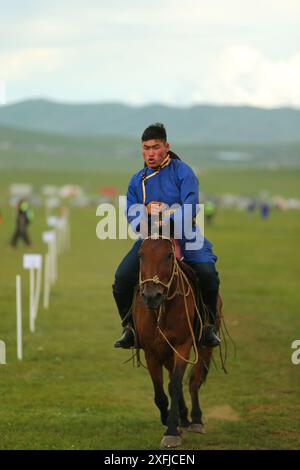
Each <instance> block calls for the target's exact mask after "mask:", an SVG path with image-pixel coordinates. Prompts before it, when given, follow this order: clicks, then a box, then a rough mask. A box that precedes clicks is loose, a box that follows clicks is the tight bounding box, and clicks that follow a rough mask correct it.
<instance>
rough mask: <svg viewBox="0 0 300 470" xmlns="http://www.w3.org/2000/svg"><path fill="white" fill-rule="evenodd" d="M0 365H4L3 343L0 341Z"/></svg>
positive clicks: (4, 351) (4, 352)
mask: <svg viewBox="0 0 300 470" xmlns="http://www.w3.org/2000/svg"><path fill="white" fill-rule="evenodd" d="M0 364H3V365H4V364H6V349H5V343H4V341H0Z"/></svg>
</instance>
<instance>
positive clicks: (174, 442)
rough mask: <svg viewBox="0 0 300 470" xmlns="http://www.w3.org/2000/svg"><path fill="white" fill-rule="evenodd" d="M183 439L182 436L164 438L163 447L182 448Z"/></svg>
mask: <svg viewBox="0 0 300 470" xmlns="http://www.w3.org/2000/svg"><path fill="white" fill-rule="evenodd" d="M181 444H182V439H181V437H180V436H164V437H163V438H162V440H161V443H160V445H161V447H167V448H171V447H178V446H181Z"/></svg>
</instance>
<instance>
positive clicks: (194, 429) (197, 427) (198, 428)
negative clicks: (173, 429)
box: [187, 423, 206, 434]
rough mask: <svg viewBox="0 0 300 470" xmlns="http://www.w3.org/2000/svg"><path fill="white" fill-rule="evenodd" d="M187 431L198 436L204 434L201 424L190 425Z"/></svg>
mask: <svg viewBox="0 0 300 470" xmlns="http://www.w3.org/2000/svg"><path fill="white" fill-rule="evenodd" d="M187 430H188V432H197V433H198V434H206V431H205V428H204V426H203V424H200V423H199V424H198V423H194V424H191V425H190V427H189V428H188V429H187Z"/></svg>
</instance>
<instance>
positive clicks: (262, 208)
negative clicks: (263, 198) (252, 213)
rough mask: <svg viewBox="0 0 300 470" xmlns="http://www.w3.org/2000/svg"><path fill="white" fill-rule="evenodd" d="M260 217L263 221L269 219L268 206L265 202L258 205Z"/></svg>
mask: <svg viewBox="0 0 300 470" xmlns="http://www.w3.org/2000/svg"><path fill="white" fill-rule="evenodd" d="M259 209H260V216H261V218H262V219H263V220H267V218H268V217H269V214H270V209H271V207H270V204H268V203H267V202H262V203H261V204H260V208H259Z"/></svg>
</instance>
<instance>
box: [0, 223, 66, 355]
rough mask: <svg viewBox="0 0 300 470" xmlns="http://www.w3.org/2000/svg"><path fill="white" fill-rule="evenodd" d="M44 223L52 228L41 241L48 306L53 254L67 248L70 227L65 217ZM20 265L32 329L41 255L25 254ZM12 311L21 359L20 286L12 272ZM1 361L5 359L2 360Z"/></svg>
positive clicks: (54, 274) (32, 329)
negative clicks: (25, 273)
mask: <svg viewBox="0 0 300 470" xmlns="http://www.w3.org/2000/svg"><path fill="white" fill-rule="evenodd" d="M47 223H48V225H49V226H50V227H52V228H53V230H51V231H47V232H43V234H42V239H43V242H44V243H46V244H47V246H48V252H47V253H46V254H45V263H44V292H43V294H44V296H43V306H44V308H45V309H48V308H49V298H50V291H51V287H52V286H53V285H54V283H55V281H56V280H57V255H58V254H60V253H63V252H64V251H65V250H67V249H69V248H70V227H69V220H68V217H53V216H52V217H48V219H47ZM23 268H24V269H27V270H29V329H30V332H31V333H34V332H35V321H36V318H37V314H38V308H39V301H40V293H41V283H42V268H43V257H42V255H40V254H25V255H24V257H23ZM16 312H17V358H18V359H19V360H22V359H23V344H22V288H21V276H20V275H19V274H18V275H17V276H16ZM0 348H1V344H0ZM4 363H5V362H4Z"/></svg>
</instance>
